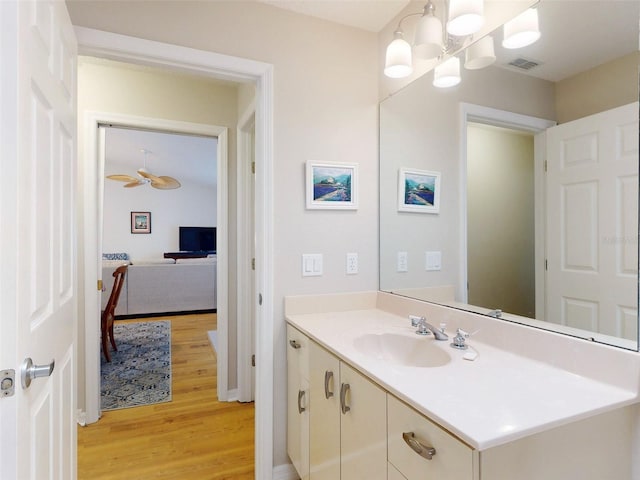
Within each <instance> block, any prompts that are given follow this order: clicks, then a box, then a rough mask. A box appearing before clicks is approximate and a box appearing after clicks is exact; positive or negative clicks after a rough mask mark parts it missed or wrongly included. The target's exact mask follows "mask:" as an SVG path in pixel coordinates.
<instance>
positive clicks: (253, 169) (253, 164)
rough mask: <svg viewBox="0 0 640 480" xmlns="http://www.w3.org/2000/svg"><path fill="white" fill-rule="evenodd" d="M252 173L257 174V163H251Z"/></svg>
mask: <svg viewBox="0 0 640 480" xmlns="http://www.w3.org/2000/svg"><path fill="white" fill-rule="evenodd" d="M251 173H256V162H251Z"/></svg>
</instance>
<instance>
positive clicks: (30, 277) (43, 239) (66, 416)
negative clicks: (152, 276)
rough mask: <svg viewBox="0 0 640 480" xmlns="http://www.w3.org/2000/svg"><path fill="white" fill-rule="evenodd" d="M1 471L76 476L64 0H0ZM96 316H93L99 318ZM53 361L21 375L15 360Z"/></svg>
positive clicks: (71, 96)
mask: <svg viewBox="0 0 640 480" xmlns="http://www.w3.org/2000/svg"><path fill="white" fill-rule="evenodd" d="M0 30H1V33H0V35H1V37H0V38H1V41H0V55H1V58H0V60H1V62H0V65H2V67H1V69H2V70H1V85H0V87H1V90H2V95H3V97H2V102H1V114H2V117H1V119H2V122H1V124H0V127H1V128H0V130H2V134H1V135H2V148H3V154H2V157H1V162H2V172H3V182H2V187H1V190H0V199H1V200H0V228H1V235H0V237H2V240H1V243H0V247H1V248H2V252H3V267H2V268H1V269H0V318H1V319H2V330H3V331H2V334H1V335H0V361H1V362H2V365H1V366H0V368H6V369H14V370H15V371H16V377H17V385H16V390H15V394H14V396H12V397H7V398H2V399H0V419H1V420H2V422H1V423H2V426H3V428H2V435H0V439H1V440H0V450H1V452H2V453H0V455H2V457H1V460H2V462H1V465H2V467H1V471H2V473H1V474H0V476H1V477H2V478H3V480H27V479H32V480H44V479H73V478H75V477H76V421H75V405H76V391H75V388H76V383H77V382H76V368H75V365H76V347H75V343H74V337H75V330H76V318H77V298H76V284H77V280H76V226H75V225H76V222H75V219H76V216H75V197H74V191H75V188H76V178H75V169H76V165H75V152H76V123H75V116H76V85H75V82H76V42H75V37H74V33H73V29H72V26H71V22H70V20H69V16H68V13H67V11H66V7H65V4H64V2H59V1H45V0H42V1H26V0H25V1H20V2H0ZM96 321H97V320H96ZM27 357H31V358H32V359H33V361H34V363H35V364H39V365H46V364H49V363H50V362H52V361H55V368H54V370H53V372H52V374H51V375H49V376H46V377H43V378H37V379H35V380H33V382H32V383H31V385H30V387H28V388H25V387H22V386H21V385H20V367H21V364H22V363H23V361H24V359H26V358H27Z"/></svg>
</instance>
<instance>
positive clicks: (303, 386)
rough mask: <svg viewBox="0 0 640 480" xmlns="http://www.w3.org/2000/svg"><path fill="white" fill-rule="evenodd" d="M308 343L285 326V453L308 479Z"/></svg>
mask: <svg viewBox="0 0 640 480" xmlns="http://www.w3.org/2000/svg"><path fill="white" fill-rule="evenodd" d="M309 343H310V342H309V339H308V338H307V336H306V335H303V334H302V333H300V332H299V331H298V330H296V329H295V328H293V327H292V326H291V325H287V402H288V408H287V453H288V454H289V458H290V459H291V462H292V463H293V466H294V467H295V469H296V471H297V472H298V475H300V479H301V480H308V479H309V403H310V402H309Z"/></svg>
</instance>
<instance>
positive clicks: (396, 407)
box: [387, 395, 477, 480]
mask: <svg viewBox="0 0 640 480" xmlns="http://www.w3.org/2000/svg"><path fill="white" fill-rule="evenodd" d="M387 425H388V438H387V439H388V445H389V448H388V455H389V464H390V466H389V479H390V480H391V479H395V478H398V479H401V478H406V479H407V480H472V479H473V478H474V476H473V472H474V461H475V460H474V459H475V458H477V452H475V451H474V450H473V449H472V448H471V447H469V446H468V445H466V444H465V443H463V442H461V441H460V440H458V439H457V438H455V437H454V436H452V435H451V434H450V433H448V432H446V431H445V430H443V429H442V428H440V427H439V426H438V425H436V424H435V423H433V422H431V421H430V420H429V419H427V418H426V417H424V416H422V415H421V414H420V413H418V412H416V411H415V410H414V409H413V408H411V407H409V406H408V405H406V404H404V403H403V402H401V401H400V400H398V399H397V398H395V397H394V396H392V395H387ZM393 467H395V469H397V472H394V468H393ZM398 473H401V474H402V475H403V476H404V477H402V476H398Z"/></svg>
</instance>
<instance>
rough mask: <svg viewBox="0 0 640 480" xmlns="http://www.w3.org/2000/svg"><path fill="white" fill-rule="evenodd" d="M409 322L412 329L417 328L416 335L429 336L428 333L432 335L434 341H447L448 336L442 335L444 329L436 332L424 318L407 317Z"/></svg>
mask: <svg viewBox="0 0 640 480" xmlns="http://www.w3.org/2000/svg"><path fill="white" fill-rule="evenodd" d="M409 320H411V326H412V327H418V329H417V330H416V333H417V334H418V335H429V332H431V333H433V336H434V337H435V339H436V340H440V341H444V340H449V336H448V335H447V334H446V333H444V329H440V330H438V329H437V328H435V327H434V326H433V325H431V324H430V323H429V322H427V319H426V318H424V317H418V316H417V315H409Z"/></svg>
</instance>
